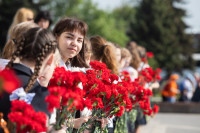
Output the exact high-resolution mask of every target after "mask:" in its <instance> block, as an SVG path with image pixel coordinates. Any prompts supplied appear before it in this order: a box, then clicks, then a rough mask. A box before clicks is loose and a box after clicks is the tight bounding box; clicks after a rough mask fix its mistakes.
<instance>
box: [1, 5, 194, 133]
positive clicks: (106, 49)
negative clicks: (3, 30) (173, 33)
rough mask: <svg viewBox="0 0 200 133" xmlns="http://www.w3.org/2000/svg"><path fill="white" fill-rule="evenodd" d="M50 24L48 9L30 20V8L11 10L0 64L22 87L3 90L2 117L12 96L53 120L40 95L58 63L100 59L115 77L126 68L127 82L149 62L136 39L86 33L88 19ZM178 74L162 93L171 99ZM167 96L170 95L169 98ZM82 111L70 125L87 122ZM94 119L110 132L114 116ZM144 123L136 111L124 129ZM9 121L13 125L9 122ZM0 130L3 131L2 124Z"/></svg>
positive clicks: (133, 131) (135, 131)
mask: <svg viewBox="0 0 200 133" xmlns="http://www.w3.org/2000/svg"><path fill="white" fill-rule="evenodd" d="M51 23H52V19H51V17H50V13H49V12H48V11H41V12H39V13H38V15H37V16H36V17H35V19H34V13H33V11H31V10H30V9H27V8H21V9H19V10H18V11H17V12H16V15H15V17H14V19H13V23H12V25H11V26H10V28H9V30H8V35H7V39H8V40H7V43H6V44H5V47H4V49H3V51H2V56H1V59H0V69H1V70H3V69H10V68H11V69H13V70H14V71H15V73H16V75H17V77H18V78H19V79H20V80H21V87H22V89H18V91H16V92H14V93H12V94H11V95H10V94H8V93H5V94H3V96H1V99H0V112H2V113H3V114H4V117H3V118H4V120H6V121H7V120H8V113H9V111H10V108H11V101H13V100H15V99H24V100H25V101H26V102H28V103H30V104H31V105H32V106H33V108H34V109H35V110H36V111H41V112H44V113H45V114H46V115H47V116H48V118H49V122H50V123H53V122H55V120H53V118H55V113H53V114H52V113H50V112H49V111H48V109H47V103H46V102H45V97H46V96H47V95H49V92H48V89H47V86H48V84H49V81H50V78H51V77H52V74H53V72H54V69H55V67H57V66H60V67H64V68H65V70H71V67H77V68H80V71H82V69H81V68H87V69H89V68H90V61H94V60H95V61H99V62H102V63H105V64H106V66H107V68H108V69H110V70H111V73H112V74H115V75H118V76H119V75H120V73H121V72H124V71H126V72H128V73H129V74H130V78H131V81H135V80H136V79H137V78H138V72H140V71H142V70H143V69H144V68H148V67H149V65H148V61H147V60H145V61H144V60H143V59H144V58H147V57H146V49H145V48H144V47H142V46H139V45H137V43H136V42H128V43H127V44H126V47H125V48H122V47H121V46H120V45H118V44H116V43H114V42H110V41H109V40H106V39H105V38H103V37H101V36H98V35H93V36H92V37H87V29H88V27H87V24H86V23H85V22H83V21H81V20H79V19H75V18H62V19H60V20H59V21H58V22H57V23H56V25H55V26H54V28H53V31H52V32H51V31H50V30H49V29H48V27H49V26H50V25H51ZM89 28H90V27H89ZM83 71H84V70H83ZM177 78H178V77H177V75H172V76H171V77H170V81H169V82H170V84H171V86H172V88H173V89H172V94H171V93H170V94H168V93H167V92H163V96H164V97H165V99H167V100H169V101H171V102H174V101H175V97H174V96H175V95H176V94H177V93H178V89H177V86H176V84H175V80H177ZM186 80H187V79H186ZM185 82H187V81H185ZM147 86H148V88H151V89H153V88H158V87H159V84H158V83H153V84H151V85H147ZM166 88H167V87H166ZM183 88H184V87H183ZM184 90H185V89H182V91H180V92H181V93H182V92H183V94H185V91H184ZM192 91H193V90H192ZM22 92H23V93H24V92H25V93H26V94H29V96H27V97H26V96H23V97H20V96H19V97H17V98H16V95H17V94H18V93H22ZM171 95H172V97H170V98H169V96H171ZM184 98H185V97H183V99H184ZM82 113H83V112H77V113H76V119H74V120H73V122H74V126H73V128H74V129H78V128H79V127H80V126H81V125H82V123H83V122H87V121H88V119H89V118H90V116H84V117H83V116H82V115H81V114H82ZM99 121H100V122H101V124H102V127H105V126H106V127H107V129H108V132H109V133H114V129H115V121H116V118H115V117H112V118H109V119H101V120H99ZM8 123H9V122H8ZM145 124H146V118H145V116H144V115H142V114H141V112H140V111H138V113H137V119H136V121H135V123H134V126H135V128H131V127H128V128H127V130H128V132H129V133H140V130H141V125H145ZM8 125H9V124H8ZM128 125H130V124H128ZM10 126H11V127H12V125H10ZM130 126H133V125H130ZM9 129H12V128H9ZM65 129H66V127H63V128H62V129H61V130H58V131H55V130H54V129H52V128H51V126H49V127H48V132H55V133H62V132H66V131H65ZM1 132H3V128H2V127H1ZM87 132H89V131H87Z"/></svg>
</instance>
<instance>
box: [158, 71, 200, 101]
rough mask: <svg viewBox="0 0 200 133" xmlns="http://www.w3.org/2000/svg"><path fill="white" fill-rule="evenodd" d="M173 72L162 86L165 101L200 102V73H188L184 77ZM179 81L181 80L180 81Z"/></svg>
mask: <svg viewBox="0 0 200 133" xmlns="http://www.w3.org/2000/svg"><path fill="white" fill-rule="evenodd" d="M179 77H180V76H179V75H178V74H172V75H171V76H170V78H169V79H168V80H167V81H166V83H164V85H163V88H162V92H161V93H162V99H163V101H164V102H170V103H175V102H178V101H179V102H200V77H199V73H198V72H196V73H194V74H191V73H187V74H186V75H185V76H183V78H181V79H180V78H179ZM178 81H179V82H178Z"/></svg>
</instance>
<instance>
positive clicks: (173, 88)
mask: <svg viewBox="0 0 200 133" xmlns="http://www.w3.org/2000/svg"><path fill="white" fill-rule="evenodd" d="M178 79H179V76H178V75H177V74H172V75H171V76H170V78H169V80H168V81H167V83H166V85H165V86H164V88H163V90H162V98H163V102H170V103H175V102H176V95H177V94H178V93H179V90H178V85H177V83H176V81H177V80H178Z"/></svg>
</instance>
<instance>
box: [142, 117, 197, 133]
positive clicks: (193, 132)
mask: <svg viewBox="0 0 200 133" xmlns="http://www.w3.org/2000/svg"><path fill="white" fill-rule="evenodd" d="M141 133H200V114H179V113H177V114H175V113H158V114H157V115H156V116H155V117H154V118H152V119H150V120H149V122H148V124H147V125H146V126H143V127H142V131H141Z"/></svg>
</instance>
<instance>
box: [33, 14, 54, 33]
mask: <svg viewBox="0 0 200 133" xmlns="http://www.w3.org/2000/svg"><path fill="white" fill-rule="evenodd" d="M35 23H36V24H38V25H39V26H40V27H41V28H44V29H47V28H49V26H50V25H51V23H52V19H51V15H50V12H49V11H40V12H39V13H38V14H37V16H36V17H35Z"/></svg>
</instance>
